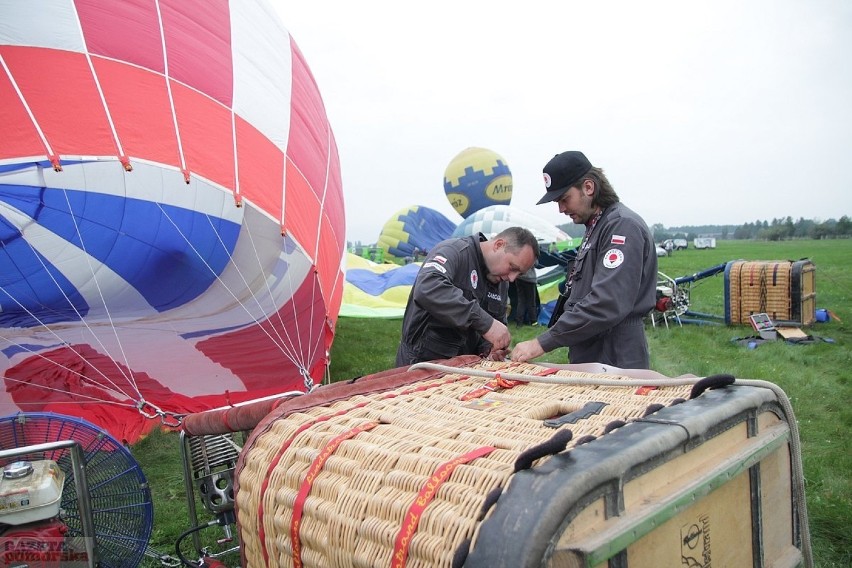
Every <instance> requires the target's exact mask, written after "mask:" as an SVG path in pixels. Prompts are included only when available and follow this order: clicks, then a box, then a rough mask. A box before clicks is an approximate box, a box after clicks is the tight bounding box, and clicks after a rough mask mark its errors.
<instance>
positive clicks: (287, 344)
mask: <svg viewBox="0 0 852 568" xmlns="http://www.w3.org/2000/svg"><path fill="white" fill-rule="evenodd" d="M244 219H245V218H244ZM211 225H212V221H211ZM243 228H244V229H245V230H246V235H248V238H249V243H251V248H252V251H253V252H254V258H255V260H256V261H257V266H258V268H260V269H261V273H264V271H263V268H264V267H263V263H262V262H261V260H260V255H259V254H258V252H257V245H255V242H254V236H253V235H252V233H251V229H250V227H249V225H248V224H247V223H246V222H245V220H244V221H243ZM217 236H218V235H217ZM220 242H221V239H220ZM222 248H223V249H225V252H226V253H227V254H228V255H229V257H230V258H233V257H232V256H231V255H230V253H229V252H228V251H227V248H226V247H225V244H224V243H222ZM231 264H232V266H233V267H234V268H235V269H236V271H237V273H238V274H239V275H240V278H242V280H243V284H245V285H246V289H247V290H249V291H250V292H251V295H252V298H253V299H254V300H255V303H257V307H258V308H260V310H261V312H262V313H264V314H265V315H270V314H269V313H268V312H267V311H266V310H265V309H264V308H263V306H262V305H261V303H260V300H258V299H257V296H256V294H255V291H254V289H253V288H252V287H251V286H249V283H248V282H247V281H246V279H245V277H244V276H243V274H242V272H241V271H240V269H239V266H238V265H237V263H235V262H232V263H231ZM288 274H289V271H288ZM263 284H264V286H266V292H267V294H268V296H269V301H270V302H271V303H272V306H271V307H272V310H271V312H272V314H273V315H274V316H275V317H277V318H278V323H279V324H280V328H281V329H282V330H283V331H284V334H285V335H286V336H287V339H286V340H285V339H284V338H283V337H281V334H280V333H279V331H278V328H276V327H275V326H274V325H273V326H270V327H271V328H272V329H273V330H274V331H275V335H276V337H277V338H278V341H277V342H276V341H275V340H273V342H274V343H275V345H276V347H278V348H279V349H280V350H281V351H283V352H285V355H287V358H288V359H289V360H290V361H292V362H294V363H295V364H296V365H297V366H298V365H299V363H298V362H297V359H298V357H297V355H298V352H297V351H296V350H295V349H294V348H293V347H292V345H293V341H292V339H291V338H290V335H289V333H288V332H287V328H286V327H285V326H284V319H283V318H282V317H281V314H280V313H279V311H278V309H277V307H276V306H275V295H274V294H273V293H272V288H271V287H270V286H269V280H268V279H267V278H264V279H263ZM297 336H298V334H297ZM288 350H289V352H288Z"/></svg>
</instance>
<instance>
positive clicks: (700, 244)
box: [692, 237, 716, 249]
mask: <svg viewBox="0 0 852 568" xmlns="http://www.w3.org/2000/svg"><path fill="white" fill-rule="evenodd" d="M692 244H693V245H694V246H695V248H697V249H708V248H710V249H714V248H716V239H715V238H714V237H696V238H695V239H694V240H693V241H692Z"/></svg>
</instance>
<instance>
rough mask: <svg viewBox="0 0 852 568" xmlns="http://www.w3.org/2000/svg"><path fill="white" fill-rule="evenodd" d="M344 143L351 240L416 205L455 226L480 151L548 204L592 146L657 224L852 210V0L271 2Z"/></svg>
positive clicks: (366, 237)
mask: <svg viewBox="0 0 852 568" xmlns="http://www.w3.org/2000/svg"><path fill="white" fill-rule="evenodd" d="M271 1H272V2H273V3H274V4H275V6H276V8H277V9H278V11H279V13H280V15H281V18H282V20H283V23H284V25H285V27H287V29H288V30H289V31H290V33H291V35H292V36H293V39H294V40H295V42H296V44H297V45H298V46H299V48H300V49H301V50H302V52H303V53H304V55H305V58H306V60H307V62H308V65H309V66H310V68H311V70H312V72H313V74H314V77H315V78H316V80H317V83H318V85H319V88H320V92H321V94H322V96H323V100H324V102H325V107H326V111H327V113H328V116H329V120H330V122H331V125H332V129H333V130H334V134H335V137H336V139H337V144H338V150H339V154H340V162H341V168H342V175H343V188H344V198H345V200H346V224H347V231H346V232H347V234H346V237H347V239H348V240H350V241H359V240H360V241H362V242H364V243H372V242H375V241H376V240H377V238H378V236H379V233H380V232H381V229H382V226H383V225H384V223H385V222H386V221H387V220H388V219H390V218H391V217H392V216H393V215H394V214H395V213H396V212H397V211H398V210H400V209H402V208H403V207H407V206H409V205H424V206H427V207H431V208H433V209H437V210H438V211H440V212H441V213H443V214H445V215H446V216H447V217H448V218H450V219H451V220H452V221H454V222H461V221H462V218H461V216H460V215H459V214H458V213H456V212H455V210H454V209H453V208H452V207H451V206H450V204H449V202H448V201H447V198H446V196H445V194H444V189H443V176H444V170H445V169H446V167H447V165H448V164H449V162H450V160H452V158H453V157H454V156H455V155H456V154H458V153H459V152H460V151H462V150H464V149H465V148H468V147H471V146H478V147H482V148H488V149H490V150H493V151H495V152H497V153H498V154H500V155H501V156H502V157H503V158H504V159H505V161H506V163H507V165H508V166H509V168H510V169H511V171H512V177H513V182H514V190H513V197H512V201H511V205H512V206H515V207H520V208H522V209H524V210H526V211H529V212H532V213H534V214H536V215H538V216H540V217H542V218H544V219H546V220H548V221H551V222H553V223H554V224H560V223H565V222H569V221H570V220H569V219H568V218H567V217H564V216H561V215H559V214H558V211H557V209H556V205H555V204H548V205H539V206H536V205H535V202H536V201H537V200H538V198H539V197H540V195H542V194H543V192H544V186H543V182H542V176H541V169H542V166H543V165H544V164H545V163H546V162H547V160H548V159H550V158H551V157H552V156H553V155H554V154H556V153H558V152H562V151H564V150H581V151H583V152H584V153H585V154H586V156H588V158H589V159H590V160H591V162H592V164H594V165H595V166H599V167H601V168H603V169H604V171H605V172H606V174H607V177H608V178H609V180H610V181H611V182H612V184H613V186H614V187H615V189H616V191H617V192H618V194H619V196H620V197H621V200H622V201H623V202H624V203H625V204H627V205H628V206H629V207H631V208H632V209H634V210H636V211H637V212H638V213H639V214H641V215H642V216H643V217H644V218H645V220H646V222H647V223H648V225H653V224H655V223H662V224H663V225H665V226H666V227H672V226H678V225H702V224H742V223H745V222H751V221H755V220H758V219H760V220H764V219H765V220H770V221H771V220H772V219H773V218H783V217H787V216H788V215H789V216H791V217H793V219H794V220H796V219H798V218H800V217H804V218H806V219H817V220H826V219H829V218H835V219H836V218H839V217H840V216H842V215H852V2H850V1H849V0H812V1H807V0H713V1H710V0H707V1H698V0H689V1H687V0H678V1H651V0H649V1H643V2H636V1H628V0H618V1H605V0H598V1H592V0H583V1H578V0H561V1H546V2H539V1H536V0H528V1H526V2H521V1H520V0H510V1H504V0H488V1H485V0H453V1H449V0H431V1H428V2H406V1H404V0H403V1H400V0H397V1H389V0H388V1H385V0H361V1H357V2H356V1H352V0H298V1H296V0H271Z"/></svg>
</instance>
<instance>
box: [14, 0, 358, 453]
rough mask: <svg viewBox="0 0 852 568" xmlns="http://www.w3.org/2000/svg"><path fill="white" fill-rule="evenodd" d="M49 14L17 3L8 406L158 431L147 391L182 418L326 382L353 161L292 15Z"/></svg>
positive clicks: (238, 5)
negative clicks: (345, 178)
mask: <svg viewBox="0 0 852 568" xmlns="http://www.w3.org/2000/svg"><path fill="white" fill-rule="evenodd" d="M39 6H40V8H39V9H38V10H33V9H32V7H31V6H30V5H29V4H27V3H24V2H4V3H3V8H2V11H3V26H0V58H2V61H3V62H4V64H5V72H4V73H2V74H0V122H2V123H3V128H4V135H3V136H2V137H0V244H2V245H3V246H2V248H0V310H2V311H0V372H2V374H3V380H2V382H0V413H2V414H9V413H14V412H16V411H19V410H26V411H45V410H46V411H56V412H62V413H66V414H75V415H77V416H80V417H82V418H85V419H87V420H89V421H90V422H93V423H94V424H96V425H100V426H103V427H104V428H105V429H108V430H109V431H110V433H111V434H113V435H114V436H115V437H117V438H119V439H125V440H128V441H133V440H134V439H135V437H138V436H139V435H141V433H142V432H144V431H145V430H146V429H150V428H151V427H152V426H154V425H156V423H155V422H154V421H152V420H150V419H148V418H145V417H144V416H143V415H142V414H141V413H140V412H139V411H138V410H137V406H138V404H139V402H140V401H145V405H150V406H145V408H147V409H148V410H151V411H156V412H154V414H156V415H157V416H158V417H160V418H162V417H163V416H166V415H179V414H181V413H186V412H190V411H197V410H199V409H200V408H210V407H215V406H221V405H224V404H226V403H234V402H238V401H240V400H247V399H251V398H255V397H257V396H265V395H267V394H272V393H278V392H284V391H289V390H304V389H306V388H308V387H309V386H310V384H311V383H313V382H314V381H320V380H322V379H323V377H324V375H325V371H326V368H327V365H328V352H329V351H330V347H331V342H332V340H333V335H334V333H333V332H334V323H335V320H336V317H337V315H338V311H339V308H340V305H341V302H342V300H343V288H344V281H345V274H344V271H343V268H342V258H343V254H344V245H345V238H344V233H345V218H344V207H343V192H342V182H341V176H340V165H339V159H338V154H337V146H336V143H335V140H334V135H333V133H332V130H331V127H330V125H329V123H328V119H327V116H326V114H325V109H324V106H323V103H322V98H321V96H320V93H319V90H318V88H317V85H316V83H315V81H314V79H313V77H312V75H311V72H310V69H309V68H308V65H307V63H306V62H305V60H304V58H303V56H302V54H301V52H300V51H299V49H298V47H297V46H296V44H295V43H294V42H293V41H292V39H291V38H290V35H289V32H288V31H287V30H286V28H285V27H284V26H283V24H282V23H281V22H280V20H279V19H278V18H277V16H276V14H275V11H274V10H273V9H272V8H271V7H270V6H269V4H268V3H267V2H265V1H264V0H252V1H245V0H240V1H236V0H233V1H231V2H224V1H223V2H215V3H204V6H203V8H204V9H199V3H197V2H184V1H176V0H161V1H160V2H159V3H140V2H134V1H114V2H110V9H109V10H104V9H103V5H101V4H99V3H98V2H92V1H83V0H80V1H77V2H67V1H65V0H45V1H43V2H41V3H40V4H39ZM45 70H50V72H45ZM45 365H47V367H46V368H45V367H44V366H45ZM46 369H49V371H48V370H46ZM45 373H48V374H50V373H52V374H53V375H52V376H53V377H54V379H58V382H54V383H49V382H48V383H46V382H45V380H46V378H45ZM56 384H64V385H67V387H66V388H65V389H64V390H57V389H56V388H49V385H53V386H54V387H55V385H56ZM190 400H191V401H192V403H191V404H189V403H188V402H187V401H190ZM199 405H200V406H199ZM143 406H144V405H143ZM118 412H126V413H128V414H129V415H131V416H133V417H134V418H135V419H127V420H121V421H119V425H117V423H116V421H114V420H111V419H110V416H111V415H115V414H116V413H118ZM117 429H118V430H121V431H116V430H117Z"/></svg>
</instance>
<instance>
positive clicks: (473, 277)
mask: <svg viewBox="0 0 852 568" xmlns="http://www.w3.org/2000/svg"><path fill="white" fill-rule="evenodd" d="M470 285H471V286H473V289H474V290H476V287H477V286H478V285H479V273H478V272H477V271H476V270H471V271H470Z"/></svg>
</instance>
